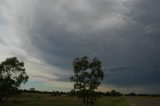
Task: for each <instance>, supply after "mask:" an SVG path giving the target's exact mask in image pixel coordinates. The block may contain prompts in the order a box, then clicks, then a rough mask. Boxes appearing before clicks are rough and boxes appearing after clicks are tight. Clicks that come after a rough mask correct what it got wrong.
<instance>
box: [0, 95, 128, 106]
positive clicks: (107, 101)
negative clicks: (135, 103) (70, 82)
mask: <svg viewBox="0 0 160 106" xmlns="http://www.w3.org/2000/svg"><path fill="white" fill-rule="evenodd" d="M0 106H84V105H83V103H82V101H81V100H80V99H78V98H77V97H66V96H51V95H47V94H22V95H20V96H18V97H16V98H10V99H9V100H8V101H7V102H6V103H0ZM96 106H130V103H129V101H128V100H127V99H126V98H124V97H101V98H100V99H98V102H97V105H96Z"/></svg>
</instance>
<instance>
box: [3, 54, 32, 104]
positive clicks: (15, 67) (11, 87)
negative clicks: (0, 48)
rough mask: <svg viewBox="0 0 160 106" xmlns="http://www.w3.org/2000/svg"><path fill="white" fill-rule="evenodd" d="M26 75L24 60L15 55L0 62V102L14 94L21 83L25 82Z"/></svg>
mask: <svg viewBox="0 0 160 106" xmlns="http://www.w3.org/2000/svg"><path fill="white" fill-rule="evenodd" d="M28 78H29V77H28V75H27V74H26V72H25V68H24V62H21V61H19V60H18V59H17V58H16V57H12V58H7V59H6V60H5V61H3V62H1V64H0V102H1V101H2V99H3V98H4V97H5V98H7V97H9V96H12V95H15V94H16V93H17V91H18V88H19V87H20V85H21V83H26V82H27V80H28Z"/></svg>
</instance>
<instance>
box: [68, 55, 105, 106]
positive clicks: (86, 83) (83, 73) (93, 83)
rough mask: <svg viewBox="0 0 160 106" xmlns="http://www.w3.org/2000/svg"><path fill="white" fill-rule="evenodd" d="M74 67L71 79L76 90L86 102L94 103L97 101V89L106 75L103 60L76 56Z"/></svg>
mask: <svg viewBox="0 0 160 106" xmlns="http://www.w3.org/2000/svg"><path fill="white" fill-rule="evenodd" d="M73 68H74V76H72V77H71V81H73V82H74V90H75V91H76V92H77V94H78V96H79V97H80V98H82V100H83V102H84V104H89V103H91V104H94V103H95V102H96V93H95V89H97V87H98V86H99V85H100V84H101V81H102V80H103V77H104V73H103V70H102V65H101V61H100V60H99V59H98V58H94V59H92V60H89V58H88V57H86V56H84V57H81V58H75V59H74V61H73Z"/></svg>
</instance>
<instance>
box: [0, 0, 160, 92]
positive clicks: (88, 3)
mask: <svg viewBox="0 0 160 106" xmlns="http://www.w3.org/2000/svg"><path fill="white" fill-rule="evenodd" d="M159 12H160V1H159V0H0V61H3V60H5V58H7V57H12V56H16V57H18V59H20V60H22V61H24V62H25V67H26V71H27V74H28V75H29V76H30V79H29V81H28V83H27V84H26V85H25V86H23V87H22V88H27V89H29V88H30V87H35V88H36V89H38V90H50V91H51V90H64V91H69V90H70V89H72V88H73V86H72V84H71V83H70V79H69V78H70V76H72V75H73V69H72V67H73V66H72V61H73V59H74V58H75V57H81V56H88V57H90V58H93V57H98V58H99V59H100V60H101V61H102V65H103V70H104V73H105V78H104V81H103V84H102V86H101V87H100V89H101V90H103V91H107V90H110V89H117V90H119V91H121V92H131V91H135V92H138V93H139V92H140V93H144V92H145V93H160V13H159Z"/></svg>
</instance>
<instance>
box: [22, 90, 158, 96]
mask: <svg viewBox="0 0 160 106" xmlns="http://www.w3.org/2000/svg"><path fill="white" fill-rule="evenodd" d="M19 93H39V94H51V95H53V96H76V95H77V93H78V92H77V91H74V90H71V91H70V92H63V91H52V92H50V91H38V90H35V89H33V88H31V89H30V90H26V89H24V90H19ZM95 95H97V96H99V97H100V96H160V94H136V93H134V92H131V93H128V94H123V93H120V92H118V91H116V90H111V91H108V92H95Z"/></svg>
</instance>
